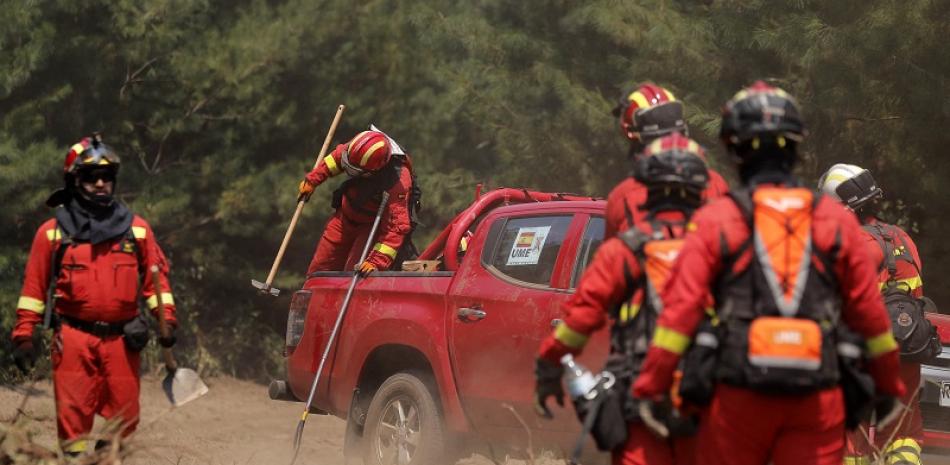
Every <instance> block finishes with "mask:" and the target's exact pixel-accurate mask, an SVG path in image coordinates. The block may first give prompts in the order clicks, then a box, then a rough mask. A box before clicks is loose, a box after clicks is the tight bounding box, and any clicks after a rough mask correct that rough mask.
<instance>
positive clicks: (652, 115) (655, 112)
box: [633, 102, 686, 137]
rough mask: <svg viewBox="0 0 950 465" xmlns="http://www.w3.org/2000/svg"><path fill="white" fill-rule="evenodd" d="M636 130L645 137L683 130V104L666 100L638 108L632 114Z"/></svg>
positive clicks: (684, 122) (684, 126)
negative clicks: (651, 105)
mask: <svg viewBox="0 0 950 465" xmlns="http://www.w3.org/2000/svg"><path fill="white" fill-rule="evenodd" d="M633 121H634V125H635V126H636V128H637V131H639V132H640V134H641V135H642V136H645V137H658V136H661V135H664V134H669V133H671V132H673V131H685V130H686V121H685V120H684V119H683V104H682V103H680V102H667V103H662V104H660V105H656V106H653V107H650V108H644V109H642V110H638V111H637V112H636V113H634V115H633Z"/></svg>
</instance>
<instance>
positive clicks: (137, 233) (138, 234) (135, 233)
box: [132, 226, 148, 239]
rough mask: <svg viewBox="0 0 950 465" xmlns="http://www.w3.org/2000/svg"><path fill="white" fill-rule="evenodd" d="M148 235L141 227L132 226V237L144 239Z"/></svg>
mask: <svg viewBox="0 0 950 465" xmlns="http://www.w3.org/2000/svg"><path fill="white" fill-rule="evenodd" d="M147 235H148V230H147V229H145V228H144V227H143V226H132V237H134V238H136V239H145V236H147Z"/></svg>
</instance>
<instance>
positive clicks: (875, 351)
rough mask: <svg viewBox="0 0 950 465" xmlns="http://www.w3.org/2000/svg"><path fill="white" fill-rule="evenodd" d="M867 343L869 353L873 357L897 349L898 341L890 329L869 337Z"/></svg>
mask: <svg viewBox="0 0 950 465" xmlns="http://www.w3.org/2000/svg"><path fill="white" fill-rule="evenodd" d="M867 345H868V355H870V356H871V357H877V356H878V355H881V354H885V353H887V352H890V351H892V350H896V349H897V341H895V340H894V334H893V333H891V332H890V331H888V332H886V333H882V334H879V335H877V336H874V337H872V338H870V339H868V340H867Z"/></svg>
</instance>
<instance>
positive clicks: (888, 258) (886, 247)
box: [861, 223, 897, 281]
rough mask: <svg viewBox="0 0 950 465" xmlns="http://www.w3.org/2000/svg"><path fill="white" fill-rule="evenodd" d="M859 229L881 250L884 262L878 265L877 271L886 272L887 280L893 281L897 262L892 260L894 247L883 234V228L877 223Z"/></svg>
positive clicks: (885, 234) (895, 275)
mask: <svg viewBox="0 0 950 465" xmlns="http://www.w3.org/2000/svg"><path fill="white" fill-rule="evenodd" d="M861 228H862V229H864V230H865V231H866V232H867V233H868V234H870V235H871V237H873V238H874V241H875V242H877V245H878V247H880V248H881V253H882V254H884V260H883V261H881V263H880V265H878V271H884V270H887V280H888V281H893V280H894V279H895V278H896V277H897V260H896V259H895V258H894V246H893V245H892V244H891V239H890V238H889V237H888V235H887V233H885V232H884V227H883V226H881V225H880V224H879V223H873V224H866V225H864V226H861Z"/></svg>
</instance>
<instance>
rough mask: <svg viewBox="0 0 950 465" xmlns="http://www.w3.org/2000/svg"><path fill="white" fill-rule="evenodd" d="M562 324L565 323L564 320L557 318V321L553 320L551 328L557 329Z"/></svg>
mask: <svg viewBox="0 0 950 465" xmlns="http://www.w3.org/2000/svg"><path fill="white" fill-rule="evenodd" d="M561 323H564V320H562V319H560V318H555V319H553V320H551V327H552V328H557V327H558V325H560V324H561Z"/></svg>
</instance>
